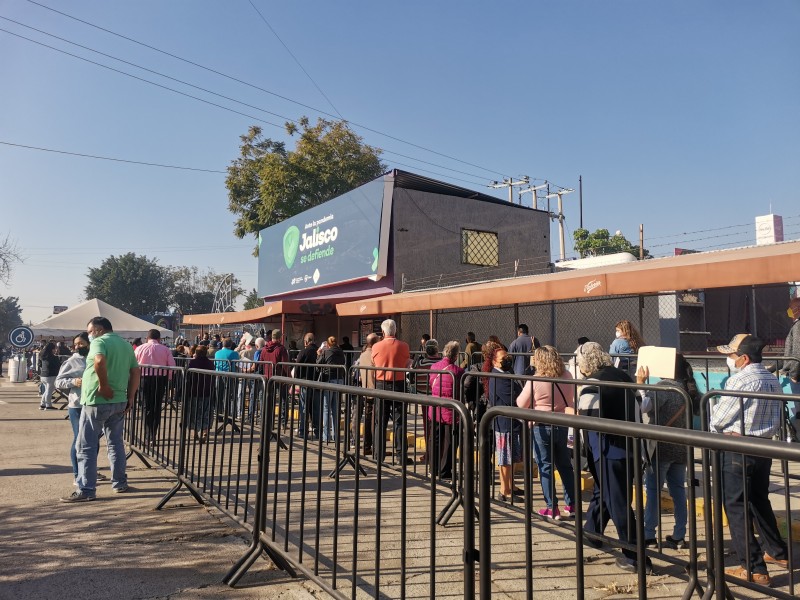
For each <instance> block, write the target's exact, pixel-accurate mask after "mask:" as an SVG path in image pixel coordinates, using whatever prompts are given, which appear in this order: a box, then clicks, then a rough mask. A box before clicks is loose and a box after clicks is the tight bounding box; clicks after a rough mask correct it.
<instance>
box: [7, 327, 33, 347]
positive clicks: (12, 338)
mask: <svg viewBox="0 0 800 600" xmlns="http://www.w3.org/2000/svg"><path fill="white" fill-rule="evenodd" d="M34 337H35V336H34V335H33V331H32V330H31V328H30V327H24V326H20V327H15V328H14V329H12V330H11V333H9V334H8V341H9V342H11V345H12V346H16V347H17V348H27V347H28V346H30V345H31V344H32V343H33V338H34Z"/></svg>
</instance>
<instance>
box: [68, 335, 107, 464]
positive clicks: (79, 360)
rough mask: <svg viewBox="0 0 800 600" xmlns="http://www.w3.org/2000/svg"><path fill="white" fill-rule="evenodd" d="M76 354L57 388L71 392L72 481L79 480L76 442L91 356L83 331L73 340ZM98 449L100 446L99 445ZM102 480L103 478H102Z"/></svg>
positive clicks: (70, 359) (70, 451)
mask: <svg viewBox="0 0 800 600" xmlns="http://www.w3.org/2000/svg"><path fill="white" fill-rule="evenodd" d="M72 343H73V345H74V347H75V353H74V354H73V355H72V356H70V357H69V358H68V359H67V360H66V361H65V362H64V364H63V365H61V369H60V370H59V371H58V376H57V377H56V387H57V388H58V389H60V390H69V403H68V405H67V409H68V411H69V422H70V425H72V444H71V445H70V450H69V458H70V461H71V462H72V479H73V480H76V479H77V478H78V457H77V454H76V452H75V440H77V439H78V424H79V423H80V419H81V383H82V379H81V378H82V377H83V372H84V371H85V370H86V357H87V356H88V355H89V335H88V334H87V333H86V332H85V331H83V332H81V333H79V334H78V335H76V336H75V339H74V340H72ZM97 447H98V449H99V448H100V445H99V444H98V446H97ZM100 478H103V477H102V476H100Z"/></svg>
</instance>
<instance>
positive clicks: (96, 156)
mask: <svg viewBox="0 0 800 600" xmlns="http://www.w3.org/2000/svg"><path fill="white" fill-rule="evenodd" d="M0 144H2V145H4V146H14V147H16V148H25V149H27V150H39V151H40V152H53V153H55V154H68V155H69V156H79V157H81V158H94V159H96V160H110V161H113V162H120V163H129V164H133V165H144V166H147V167H160V168H162V169H179V170H181V171H198V172H201V173H222V174H225V173H227V171H216V170H214V169H200V168H196V167H181V166H178V165H165V164H161V163H152V162H145V161H141V160H129V159H126V158H112V157H110V156H98V155H96V154H82V153H80V152H69V151H67V150H55V149H53V148H41V147H39V146H28V145H26V144H14V143H12V142H6V141H2V140H0Z"/></svg>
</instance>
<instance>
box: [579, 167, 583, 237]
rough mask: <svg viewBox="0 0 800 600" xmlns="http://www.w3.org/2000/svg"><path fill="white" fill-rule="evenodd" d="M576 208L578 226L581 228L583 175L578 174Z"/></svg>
mask: <svg viewBox="0 0 800 600" xmlns="http://www.w3.org/2000/svg"><path fill="white" fill-rule="evenodd" d="M578 210H579V214H580V227H581V229H583V176H581V175H578Z"/></svg>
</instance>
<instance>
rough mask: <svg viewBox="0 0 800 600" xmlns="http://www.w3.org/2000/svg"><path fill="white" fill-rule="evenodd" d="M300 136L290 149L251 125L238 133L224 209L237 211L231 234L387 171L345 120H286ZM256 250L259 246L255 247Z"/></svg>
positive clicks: (376, 153) (240, 234) (377, 152)
mask: <svg viewBox="0 0 800 600" xmlns="http://www.w3.org/2000/svg"><path fill="white" fill-rule="evenodd" d="M286 132H287V133H288V134H289V135H291V136H294V135H298V134H299V138H298V139H297V145H296V147H295V149H294V150H287V149H286V145H285V144H284V143H283V142H277V141H275V140H272V139H269V138H265V137H264V136H263V134H262V131H261V128H260V127H257V126H253V127H251V128H250V129H249V131H248V132H247V134H246V135H243V136H241V141H242V145H241V149H240V156H239V158H237V159H236V160H234V161H233V163H232V164H231V165H230V166H229V167H228V176H227V178H226V180H225V185H226V187H227V188H228V209H229V210H230V211H231V212H232V213H233V214H234V215H237V218H236V222H235V226H234V233H235V234H236V236H237V237H239V238H243V237H244V236H246V235H248V234H254V235H256V236H257V235H258V232H259V231H260V230H261V229H264V228H265V227H268V226H270V225H275V224H276V223H280V222H281V221H283V220H284V219H287V218H289V217H291V216H294V215H296V214H298V213H300V212H302V211H304V210H306V209H308V208H311V207H312V206H317V205H318V204H321V203H322V202H325V201H326V200H330V199H331V198H335V197H336V196H339V195H341V194H344V193H345V192H349V191H350V190H352V189H354V188H356V187H358V186H360V185H363V184H365V183H367V182H368V181H371V180H373V179H375V178H376V177H378V176H379V175H380V174H381V173H383V172H384V171H385V170H386V167H385V165H383V164H382V163H381V161H380V150H379V149H377V148H373V147H372V146H368V145H366V144H364V143H363V140H362V138H361V137H360V136H358V135H356V134H355V133H354V132H353V130H351V129H350V127H349V126H348V125H347V123H346V122H344V121H326V120H325V119H319V120H318V121H317V124H316V125H314V126H311V125H310V124H309V120H308V118H307V117H303V118H302V119H301V120H300V122H299V127H298V126H297V125H295V124H294V123H286ZM256 252H257V249H256Z"/></svg>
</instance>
